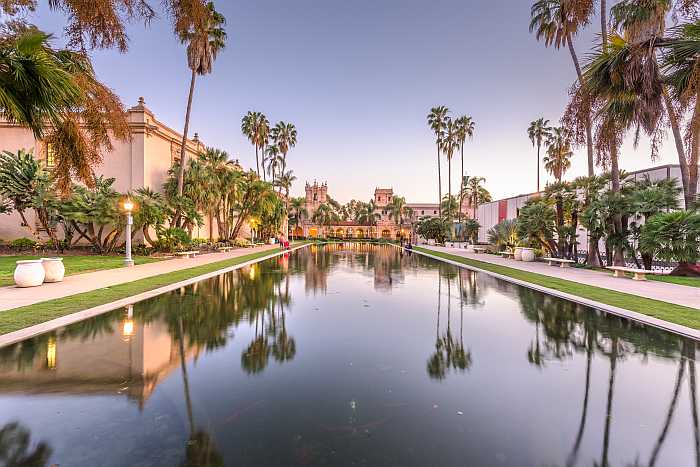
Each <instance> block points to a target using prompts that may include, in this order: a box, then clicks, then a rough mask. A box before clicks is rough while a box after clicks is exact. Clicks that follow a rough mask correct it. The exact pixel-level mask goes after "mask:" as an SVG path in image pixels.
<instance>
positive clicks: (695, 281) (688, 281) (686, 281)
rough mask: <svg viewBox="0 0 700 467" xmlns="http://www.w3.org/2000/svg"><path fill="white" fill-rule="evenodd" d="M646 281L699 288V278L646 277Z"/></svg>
mask: <svg viewBox="0 0 700 467" xmlns="http://www.w3.org/2000/svg"><path fill="white" fill-rule="evenodd" d="M647 279H649V280H652V281H659V282H670V283H671V284H679V285H687V286H689V287H700V277H679V276H647Z"/></svg>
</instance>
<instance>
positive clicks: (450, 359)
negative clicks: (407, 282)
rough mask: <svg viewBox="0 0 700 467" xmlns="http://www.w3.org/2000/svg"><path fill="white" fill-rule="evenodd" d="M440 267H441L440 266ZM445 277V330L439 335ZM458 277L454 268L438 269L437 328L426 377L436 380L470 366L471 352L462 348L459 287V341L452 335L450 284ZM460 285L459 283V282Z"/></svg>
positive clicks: (462, 370) (462, 334)
mask: <svg viewBox="0 0 700 467" xmlns="http://www.w3.org/2000/svg"><path fill="white" fill-rule="evenodd" d="M441 266H442V265H441ZM443 275H444V276H445V282H446V283H447V329H446V331H445V333H444V334H442V335H441V334H440V312H441V306H442V277H443ZM456 276H458V273H456V272H455V268H453V267H449V269H447V268H445V269H443V268H442V267H439V268H438V304H437V326H436V330H435V352H433V354H432V355H431V356H430V358H428V363H427V371H428V375H429V376H430V377H431V378H433V379H436V380H443V379H445V378H446V377H447V373H448V371H450V370H455V371H459V372H464V371H467V370H469V368H470V367H471V365H472V355H471V352H470V351H469V350H467V349H465V347H464V306H463V305H464V304H463V301H462V299H463V297H464V294H463V290H462V288H461V287H460V291H459V293H460V320H459V322H460V330H459V339H457V338H455V337H454V336H453V335H452V316H451V315H452V290H451V289H452V282H453V280H454V278H455V277H456ZM460 283H461V281H460Z"/></svg>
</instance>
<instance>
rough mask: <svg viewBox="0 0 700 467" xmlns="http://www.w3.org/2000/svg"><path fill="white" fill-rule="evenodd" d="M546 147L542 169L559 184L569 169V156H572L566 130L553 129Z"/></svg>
mask: <svg viewBox="0 0 700 467" xmlns="http://www.w3.org/2000/svg"><path fill="white" fill-rule="evenodd" d="M547 145H548V148H547V155H546V156H545V158H544V168H545V170H547V172H549V173H550V174H552V175H553V176H554V178H556V180H557V183H561V179H562V177H563V176H564V174H565V173H566V171H567V170H569V169H570V168H571V156H573V155H574V153H573V151H572V150H571V143H570V139H569V135H568V132H567V130H566V128H564V127H558V128H553V129H552V134H551V135H550V136H549V139H548V140H547Z"/></svg>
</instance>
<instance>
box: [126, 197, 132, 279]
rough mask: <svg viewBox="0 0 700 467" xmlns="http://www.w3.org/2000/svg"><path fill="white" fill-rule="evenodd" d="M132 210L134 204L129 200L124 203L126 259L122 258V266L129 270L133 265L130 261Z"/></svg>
mask: <svg viewBox="0 0 700 467" xmlns="http://www.w3.org/2000/svg"><path fill="white" fill-rule="evenodd" d="M133 209H134V203H133V201H131V200H130V199H129V198H127V199H126V200H125V201H124V210H125V211H126V257H125V258H124V266H125V267H127V268H130V267H131V266H133V265H134V260H133V259H131V225H132V224H133V223H134V219H133V217H131V211H132V210H133Z"/></svg>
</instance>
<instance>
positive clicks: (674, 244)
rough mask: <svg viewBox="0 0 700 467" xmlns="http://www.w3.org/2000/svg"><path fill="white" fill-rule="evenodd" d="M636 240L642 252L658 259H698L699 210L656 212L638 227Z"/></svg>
mask: <svg viewBox="0 0 700 467" xmlns="http://www.w3.org/2000/svg"><path fill="white" fill-rule="evenodd" d="M639 243H640V248H641V250H642V251H644V252H647V253H649V254H653V255H655V256H657V257H658V258H660V259H663V260H666V261H678V262H682V263H695V262H697V261H698V259H699V258H700V213H696V212H689V211H676V212H671V213H663V214H657V215H655V216H653V217H651V218H650V219H649V220H648V222H647V223H646V224H644V226H643V227H642V229H641V235H640V238H639Z"/></svg>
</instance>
